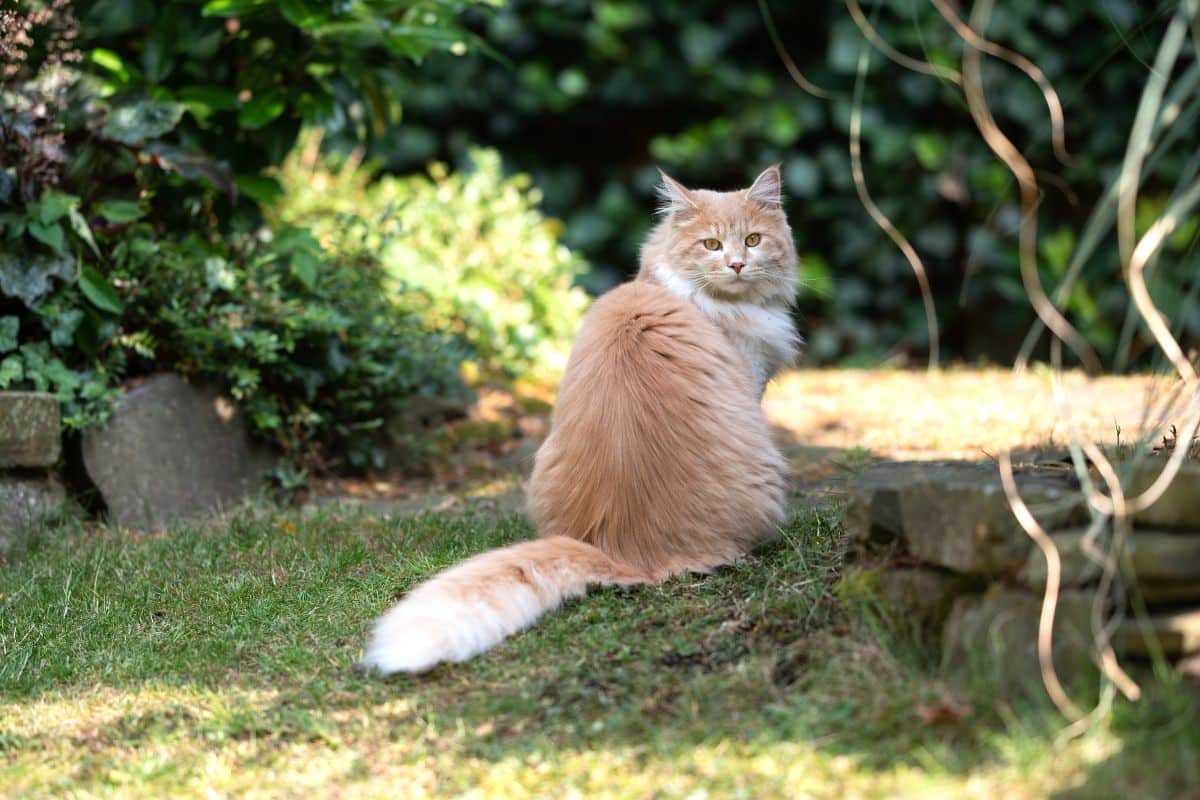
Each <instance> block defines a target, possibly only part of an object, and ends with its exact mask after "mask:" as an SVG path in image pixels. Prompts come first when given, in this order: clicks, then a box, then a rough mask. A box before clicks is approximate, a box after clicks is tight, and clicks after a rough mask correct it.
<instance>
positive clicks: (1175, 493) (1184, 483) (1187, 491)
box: [1127, 458, 1200, 531]
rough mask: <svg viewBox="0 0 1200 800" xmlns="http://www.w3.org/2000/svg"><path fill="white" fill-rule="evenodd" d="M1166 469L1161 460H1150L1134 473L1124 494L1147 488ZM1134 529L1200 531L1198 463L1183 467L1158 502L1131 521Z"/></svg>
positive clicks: (1189, 463) (1199, 470)
mask: <svg viewBox="0 0 1200 800" xmlns="http://www.w3.org/2000/svg"><path fill="white" fill-rule="evenodd" d="M1165 465H1166V459H1165V458H1152V459H1148V460H1146V461H1144V462H1142V463H1141V464H1140V465H1138V468H1137V469H1136V470H1134V474H1133V479H1132V480H1131V481H1130V488H1129V490H1128V492H1127V493H1128V494H1140V493H1142V492H1143V491H1145V490H1146V489H1148V488H1149V487H1150V485H1151V484H1152V483H1153V482H1154V480H1155V479H1156V478H1157V477H1158V475H1159V473H1160V472H1162V469H1163V467H1164V466H1165ZM1133 521H1134V524H1135V525H1144V526H1146V527H1151V528H1191V529H1192V530H1195V531H1200V463H1196V462H1195V461H1192V462H1188V463H1184V464H1183V466H1182V467H1181V468H1180V470H1179V473H1178V474H1177V475H1176V476H1175V479H1174V480H1173V481H1172V482H1171V485H1170V486H1168V487H1167V490H1166V492H1164V493H1163V495H1162V497H1160V498H1159V499H1158V501H1157V502H1156V503H1155V504H1154V505H1152V506H1150V507H1149V508H1147V509H1146V510H1145V511H1141V512H1139V513H1138V514H1136V515H1135V516H1134V518H1133Z"/></svg>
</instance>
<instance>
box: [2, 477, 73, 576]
mask: <svg viewBox="0 0 1200 800" xmlns="http://www.w3.org/2000/svg"><path fill="white" fill-rule="evenodd" d="M66 509H67V494H66V492H65V491H64V490H63V487H62V486H61V485H59V484H58V483H57V482H55V481H53V480H51V479H49V478H45V477H28V476H19V477H18V476H16V475H2V474H0V557H4V556H7V555H8V553H9V552H10V551H11V550H12V549H13V548H14V547H15V546H16V545H17V543H18V542H19V541H21V540H22V539H24V538H26V537H28V536H30V535H31V534H33V533H35V532H36V531H37V530H38V528H39V527H40V526H41V525H42V524H43V523H45V522H46V521H47V520H49V519H51V518H54V517H58V516H60V515H62V514H63V513H64V511H65V510H66Z"/></svg>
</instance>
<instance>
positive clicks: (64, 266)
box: [0, 250, 75, 308]
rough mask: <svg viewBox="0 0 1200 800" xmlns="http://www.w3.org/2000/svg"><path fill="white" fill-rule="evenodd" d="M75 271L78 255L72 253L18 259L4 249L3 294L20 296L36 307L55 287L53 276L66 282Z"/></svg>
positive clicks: (0, 254) (1, 259) (0, 255)
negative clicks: (76, 256)
mask: <svg viewBox="0 0 1200 800" xmlns="http://www.w3.org/2000/svg"><path fill="white" fill-rule="evenodd" d="M74 274H75V257H74V256H72V255H71V254H70V253H64V254H62V255H60V256H48V255H43V254H41V253H38V254H35V255H32V256H28V257H25V258H18V257H16V256H14V255H11V254H9V253H5V252H4V251H2V250H0V293H3V294H6V295H8V296H9V297H16V298H18V299H20V300H21V302H23V303H24V304H25V305H27V306H29V307H30V308H36V307H37V305H38V304H39V303H40V302H41V301H42V298H43V297H45V296H46V295H47V294H49V292H50V290H51V289H52V288H53V282H52V281H51V278H58V279H60V280H64V281H65V280H68V279H70V278H71V277H72V276H73V275H74Z"/></svg>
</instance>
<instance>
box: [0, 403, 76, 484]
mask: <svg viewBox="0 0 1200 800" xmlns="http://www.w3.org/2000/svg"><path fill="white" fill-rule="evenodd" d="M61 449H62V420H61V419H60V417H59V409H58V399H57V398H56V397H55V396H54V395H52V394H47V393H45V392H0V468H6V467H49V466H52V465H53V464H54V462H56V461H58V455H59V453H60V452H61Z"/></svg>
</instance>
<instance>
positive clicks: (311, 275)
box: [292, 250, 320, 292]
mask: <svg viewBox="0 0 1200 800" xmlns="http://www.w3.org/2000/svg"><path fill="white" fill-rule="evenodd" d="M319 265H320V261H319V260H318V259H317V257H316V256H314V255H313V254H312V253H310V252H308V251H307V250H301V251H300V252H298V253H296V254H295V255H293V256H292V274H293V275H295V276H296V277H297V278H299V280H300V282H301V283H303V284H304V288H305V289H308V290H309V291H310V292H311V291H312V290H313V288H314V287H315V286H316V285H317V267H318V266H319Z"/></svg>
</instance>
